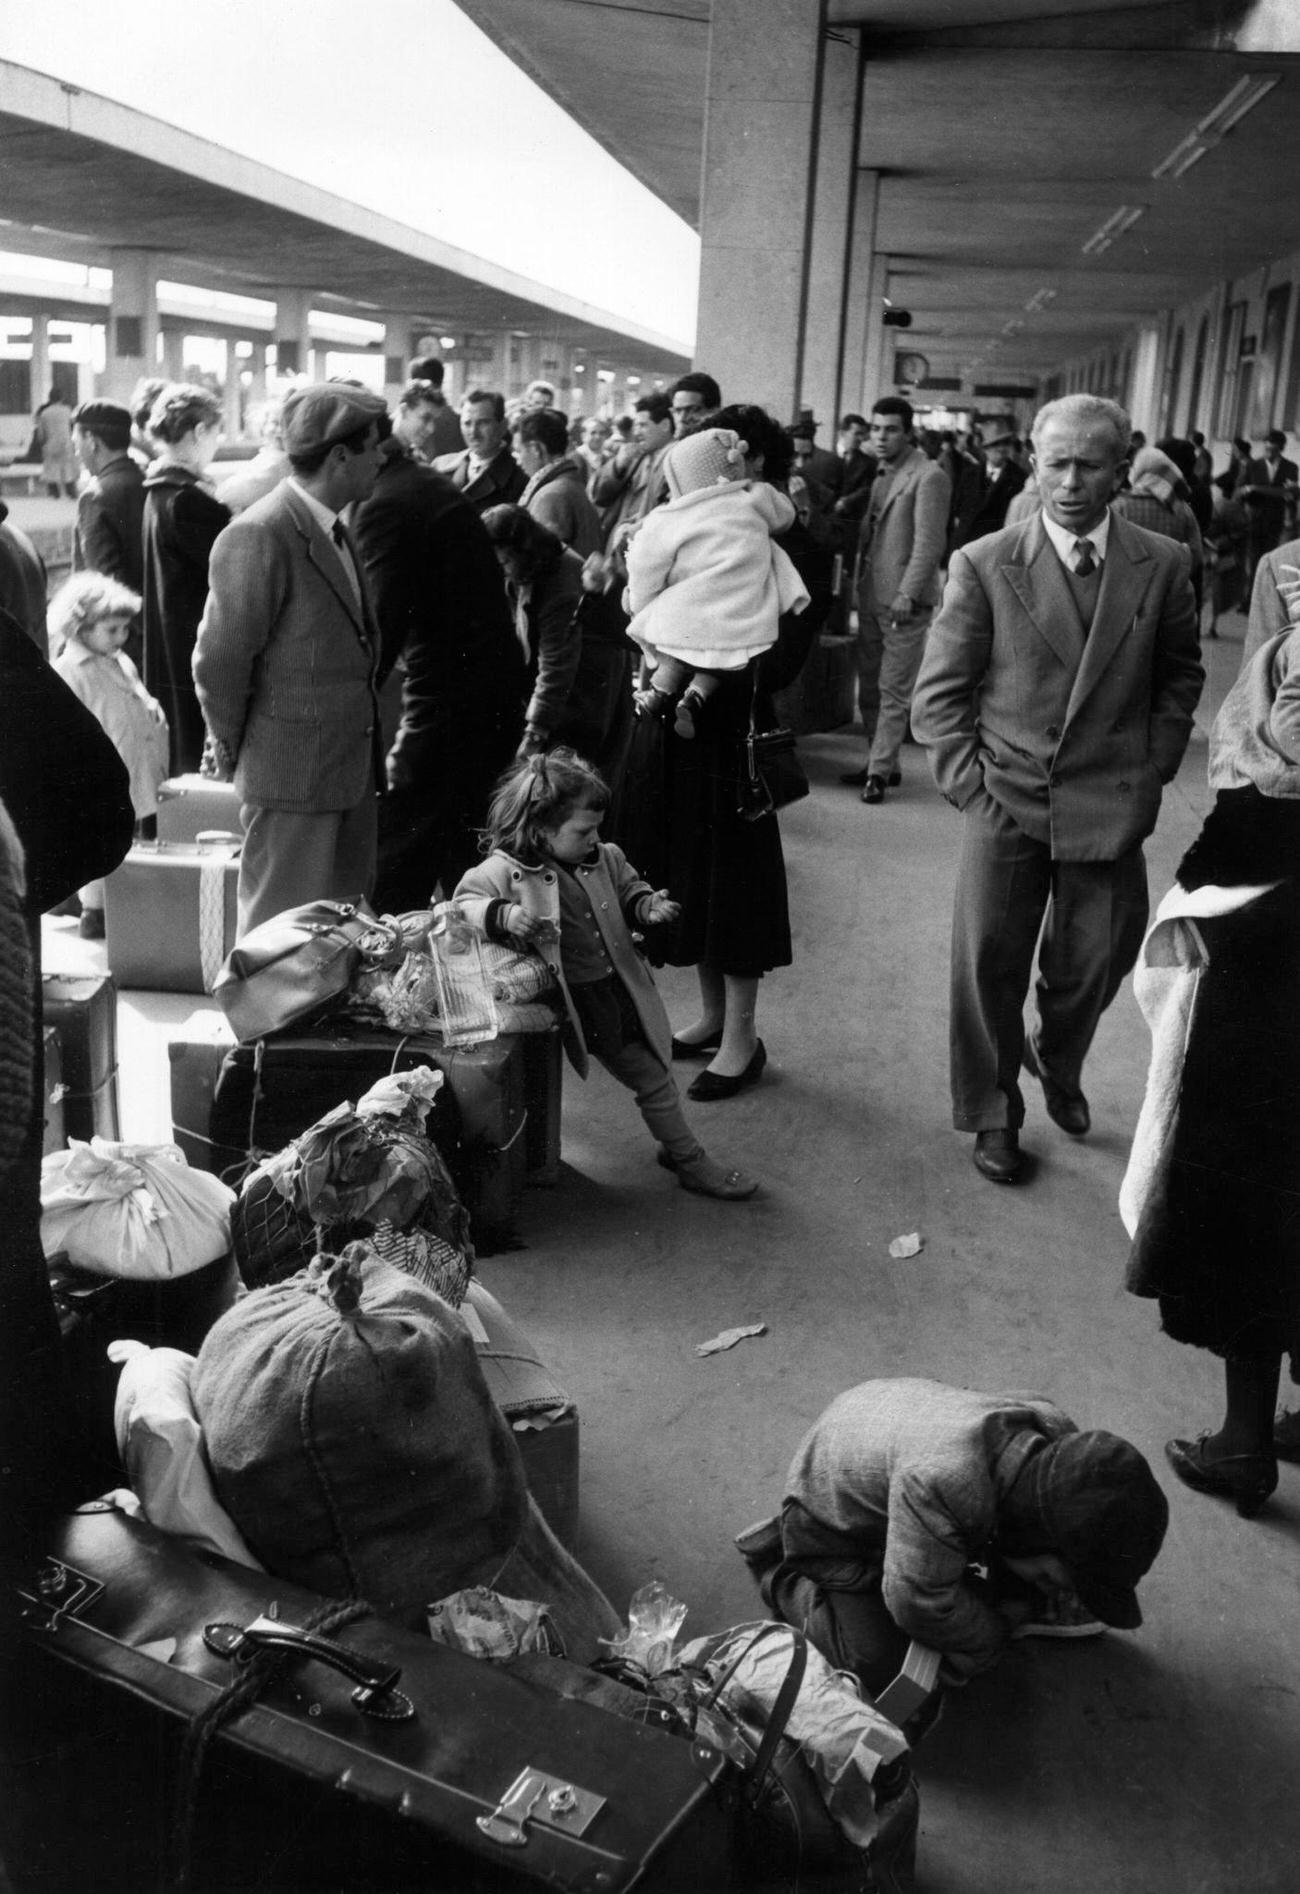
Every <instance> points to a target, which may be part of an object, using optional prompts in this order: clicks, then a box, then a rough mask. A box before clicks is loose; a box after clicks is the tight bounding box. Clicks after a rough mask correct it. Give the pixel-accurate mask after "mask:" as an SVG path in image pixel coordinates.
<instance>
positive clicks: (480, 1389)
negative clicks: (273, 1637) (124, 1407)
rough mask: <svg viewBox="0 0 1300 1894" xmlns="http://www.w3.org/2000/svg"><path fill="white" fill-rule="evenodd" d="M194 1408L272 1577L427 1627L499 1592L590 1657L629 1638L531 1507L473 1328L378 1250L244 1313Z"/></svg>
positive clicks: (213, 1343) (326, 1259)
mask: <svg viewBox="0 0 1300 1894" xmlns="http://www.w3.org/2000/svg"><path fill="white" fill-rule="evenodd" d="M193 1396H194V1405H195V1409H196V1411H197V1413H198V1416H199V1419H200V1422H201V1424H202V1427H203V1436H204V1442H205V1446H206V1449H207V1456H208V1461H209V1464H210V1466H211V1469H212V1476H213V1481H214V1484H215V1486H216V1489H217V1494H218V1497H219V1499H220V1500H221V1503H222V1505H223V1506H224V1507H225V1509H226V1511H227V1512H228V1513H229V1514H230V1517H231V1519H232V1520H233V1521H234V1523H235V1525H236V1527H237V1528H238V1530H239V1531H240V1532H241V1533H242V1534H243V1536H244V1538H245V1539H246V1540H247V1541H248V1544H249V1546H250V1547H251V1549H252V1550H253V1552H254V1554H255V1555H256V1556H257V1558H259V1559H260V1560H261V1561H262V1563H263V1564H264V1565H265V1566H266V1568H267V1569H268V1571H271V1572H273V1573H275V1574H277V1575H278V1576H280V1577H282V1578H285V1579H289V1580H292V1581H293V1582H294V1583H296V1584H301V1585H305V1586H309V1587H310V1588H312V1589H313V1590H316V1591H320V1592H323V1593H325V1594H326V1595H327V1596H329V1597H340V1598H342V1597H360V1598H364V1599H365V1600H366V1601H367V1603H369V1604H370V1605H371V1606H372V1607H373V1608H374V1609H375V1610H376V1611H377V1612H379V1613H380V1614H381V1615H384V1616H388V1617H391V1618H394V1619H395V1620H397V1621H398V1622H400V1623H401V1624H404V1625H407V1626H409V1627H411V1628H417V1627H422V1626H424V1624H425V1622H426V1616H427V1612H428V1609H429V1606H430V1605H431V1604H432V1603H433V1602H434V1601H435V1600H437V1599H442V1598H446V1597H447V1596H448V1595H449V1594H450V1593H452V1592H456V1591H460V1590H463V1589H465V1588H466V1587H469V1586H475V1585H486V1586H489V1587H491V1588H492V1589H494V1590H498V1591H501V1592H502V1593H504V1594H505V1595H506V1596H508V1597H513V1598H522V1599H531V1600H535V1601H536V1602H537V1603H539V1604H541V1605H544V1606H546V1607H547V1609H548V1610H549V1612H550V1615H551V1618H552V1620H553V1622H554V1624H555V1626H556V1629H557V1630H558V1632H559V1634H560V1637H561V1638H562V1639H563V1641H564V1645H565V1647H566V1649H567V1650H568V1651H569V1654H570V1655H571V1656H574V1657H576V1658H578V1659H580V1660H581V1659H585V1658H586V1657H588V1656H594V1655H595V1651H596V1640H597V1638H599V1637H601V1636H612V1635H613V1633H614V1632H615V1631H616V1630H617V1624H618V1621H617V1618H616V1617H615V1615H614V1613H613V1611H612V1609H611V1607H610V1606H609V1604H608V1602H607V1601H606V1599H605V1598H604V1596H603V1595H602V1594H601V1592H600V1591H599V1590H598V1589H597V1587H596V1586H595V1585H594V1584H593V1583H592V1581H591V1580H590V1579H589V1578H588V1577H587V1575H586V1573H585V1572H583V1571H582V1569H581V1567H579V1566H578V1565H577V1564H575V1562H574V1561H573V1560H572V1559H571V1558H570V1557H569V1555H568V1554H567V1553H566V1552H565V1551H564V1549H563V1547H562V1546H561V1545H560V1544H559V1541H558V1540H557V1539H555V1538H554V1536H553V1535H552V1534H551V1533H550V1531H549V1530H548V1528H547V1526H546V1524H545V1522H544V1521H543V1520H542V1517H541V1515H540V1513H538V1511H537V1509H536V1507H535V1505H534V1504H533V1503H532V1501H531V1500H530V1499H529V1496H528V1491H527V1487H526V1484H525V1479H524V1470H523V1465H522V1462H521V1460H520V1457H519V1449H518V1447H517V1445H516V1443H515V1439H514V1435H513V1434H512V1433H511V1431H510V1425H509V1423H508V1421H507V1420H506V1419H505V1417H504V1415H503V1414H502V1413H501V1412H500V1410H499V1409H498V1408H497V1407H496V1405H495V1404H494V1402H493V1400H492V1397H491V1395H490V1394H489V1392H488V1389H487V1384H486V1382H485V1381H484V1379H483V1372H482V1369H481V1368H480V1366H479V1361H478V1354H477V1351H476V1349H475V1346H474V1342H473V1340H472V1338H471V1336H470V1333H469V1330H468V1329H467V1328H466V1326H465V1324H464V1322H463V1321H462V1320H461V1318H460V1316H459V1315H458V1314H457V1313H456V1311H455V1310H454V1309H451V1308H449V1307H448V1306H447V1304H446V1303H445V1302H444V1301H442V1299H441V1298H440V1297H439V1296H437V1295H435V1294H434V1293H433V1291H432V1290H430V1289H427V1288H425V1287H424V1285H423V1284H421V1283H419V1282H416V1281H415V1280H414V1279H413V1278H412V1277H410V1276H407V1275H404V1274H403V1273H402V1272H401V1271H400V1270H397V1269H394V1268H392V1267H391V1266H390V1265H389V1264H387V1263H385V1262H383V1261H382V1260H381V1259H380V1258H379V1257H378V1256H376V1255H375V1254H374V1252H373V1250H371V1249H369V1248H368V1247H367V1246H366V1245H365V1244H363V1243H353V1244H350V1245H349V1246H348V1247H347V1249H346V1250H345V1251H344V1252H343V1254H342V1255H341V1256H321V1257H320V1258H318V1259H317V1261H316V1262H314V1263H313V1264H312V1265H311V1267H310V1269H307V1270H304V1271H302V1272H301V1273H300V1274H298V1275H296V1276H293V1277H291V1278H290V1279H289V1280H288V1281H287V1282H282V1283H277V1284H275V1285H273V1286H271V1287H268V1288H265V1289H258V1290H254V1291H253V1292H252V1294H250V1295H247V1296H245V1297H244V1298H243V1300H242V1301H240V1302H238V1303H237V1304H236V1305H235V1307H234V1308H232V1309H230V1310H229V1311H228V1312H227V1314H226V1315H224V1316H223V1317H222V1319H221V1320H220V1321H219V1322H218V1323H217V1325H216V1326H215V1328H213V1329H212V1331H211V1332H210V1334H209V1335H208V1338H207V1340H206V1341H205V1342H204V1344H203V1347H202V1350H201V1351H200V1353H199V1357H198V1363H197V1365H196V1367H195V1370H194V1379H193Z"/></svg>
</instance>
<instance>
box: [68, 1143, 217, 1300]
mask: <svg viewBox="0 0 1300 1894" xmlns="http://www.w3.org/2000/svg"><path fill="white" fill-rule="evenodd" d="M233 1203H234V1192H233V1191H232V1190H231V1189H230V1188H229V1186H228V1185H226V1184H223V1183H222V1182H221V1180H220V1179H219V1178H217V1177H211V1176H209V1174H208V1173H207V1172H206V1171H196V1170H192V1169H191V1168H190V1165H189V1164H188V1162H187V1161H186V1157H185V1153H184V1152H183V1151H182V1150H181V1149H180V1147H179V1145H175V1144H118V1143H114V1142H111V1141H110V1140H108V1139H107V1138H92V1139H91V1140H90V1142H89V1143H88V1144H86V1143H83V1142H82V1141H81V1140H80V1139H79V1138H73V1139H71V1140H70V1141H69V1143H68V1148H67V1150H66V1151H51V1152H50V1154H49V1156H48V1157H47V1158H46V1159H45V1160H44V1162H43V1163H42V1165H41V1244H42V1247H43V1248H44V1251H45V1254H46V1255H47V1256H54V1255H57V1254H59V1253H62V1254H64V1255H66V1256H67V1258H68V1260H69V1262H71V1263H72V1264H74V1265H75V1266H76V1267H77V1268H78V1269H85V1270H89V1271H90V1272H91V1273H92V1274H94V1275H97V1276H116V1277H127V1278H130V1279H133V1280H135V1281H138V1282H161V1281H167V1280H169V1279H171V1278H174V1277H179V1276H188V1275H191V1274H193V1273H194V1272H195V1271H197V1270H200V1269H204V1268H206V1267H207V1265H208V1264H209V1263H214V1262H216V1261H217V1259H218V1258H219V1257H222V1256H224V1255H225V1254H226V1253H227V1251H228V1250H229V1249H230V1212H231V1206H232V1204H233Z"/></svg>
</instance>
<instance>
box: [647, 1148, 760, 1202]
mask: <svg viewBox="0 0 1300 1894" xmlns="http://www.w3.org/2000/svg"><path fill="white" fill-rule="evenodd" d="M659 1162H660V1163H661V1164H662V1165H663V1167H664V1169H665V1170H666V1171H674V1172H675V1173H676V1176H677V1181H678V1183H679V1184H680V1185H681V1187H682V1189H683V1190H693V1191H694V1192H695V1193H696V1195H697V1196H699V1197H722V1198H724V1199H726V1200H727V1201H729V1202H732V1203H740V1202H742V1201H743V1200H744V1199H745V1198H746V1197H752V1196H753V1194H754V1192H755V1191H756V1190H757V1189H758V1179H757V1178H756V1177H751V1176H750V1175H749V1174H748V1172H747V1171H742V1170H738V1169H736V1168H735V1167H734V1166H733V1167H732V1168H731V1169H730V1170H728V1169H727V1168H726V1167H725V1166H723V1165H721V1164H719V1163H718V1161H717V1159H716V1158H711V1157H710V1156H709V1154H708V1152H707V1151H705V1150H703V1149H700V1150H698V1151H697V1152H696V1153H695V1156H694V1157H674V1156H673V1154H672V1152H671V1151H669V1150H667V1149H666V1148H665V1147H664V1146H662V1145H661V1146H660V1148H659Z"/></svg>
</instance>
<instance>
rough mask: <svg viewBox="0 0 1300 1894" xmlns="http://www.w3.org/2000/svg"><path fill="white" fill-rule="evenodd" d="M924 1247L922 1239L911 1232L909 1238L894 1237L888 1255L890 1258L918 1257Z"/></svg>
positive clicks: (916, 1233) (915, 1232)
mask: <svg viewBox="0 0 1300 1894" xmlns="http://www.w3.org/2000/svg"><path fill="white" fill-rule="evenodd" d="M924 1247H925V1244H924V1241H923V1239H922V1238H921V1236H920V1235H919V1234H918V1232H917V1231H915V1230H913V1231H912V1233H911V1235H910V1236H896V1237H895V1238H894V1240H893V1242H892V1243H891V1244H890V1246H889V1253H890V1255H891V1256H918V1255H919V1254H920V1252H921V1251H922V1250H923V1249H924Z"/></svg>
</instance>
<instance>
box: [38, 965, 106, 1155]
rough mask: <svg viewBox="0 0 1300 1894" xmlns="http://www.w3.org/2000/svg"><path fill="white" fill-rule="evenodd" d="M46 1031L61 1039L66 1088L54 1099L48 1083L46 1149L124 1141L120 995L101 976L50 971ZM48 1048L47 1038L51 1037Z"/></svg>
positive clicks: (44, 1000) (45, 1000)
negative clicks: (75, 1141) (56, 1116)
mask: <svg viewBox="0 0 1300 1894" xmlns="http://www.w3.org/2000/svg"><path fill="white" fill-rule="evenodd" d="M42 1003H43V1009H44V1023H45V1027H46V1031H47V1033H48V1031H49V1030H50V1029H51V1028H53V1030H54V1031H55V1032H56V1033H57V1035H58V1052H59V1064H60V1067H61V1070H60V1072H59V1076H58V1079H57V1080H56V1081H55V1083H57V1084H59V1085H61V1086H62V1091H61V1092H60V1093H59V1095H58V1098H57V1099H53V1098H52V1095H51V1088H50V1084H49V1081H48V1079H47V1086H46V1098H47V1108H46V1109H47V1121H46V1123H47V1132H46V1149H47V1150H58V1149H61V1148H62V1145H63V1143H64V1141H65V1139H67V1138H82V1139H90V1138H92V1137H100V1138H119V1137H121V1135H122V1134H121V1128H120V1124H119V1120H118V1110H117V991H116V988H115V987H114V985H113V982H112V980H109V979H106V978H105V977H104V975H103V974H102V973H99V974H72V973H47V974H46V975H45V977H44V979H43V981H42ZM47 1046H48V1039H47ZM51 1104H55V1105H58V1106H60V1107H61V1109H62V1114H63V1124H62V1131H61V1135H60V1136H59V1138H58V1141H57V1142H56V1143H54V1144H51V1143H50V1142H49V1139H50V1137H51V1136H52V1135H53V1132H52V1120H51V1118H50V1116H49V1112H50V1106H51Z"/></svg>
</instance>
